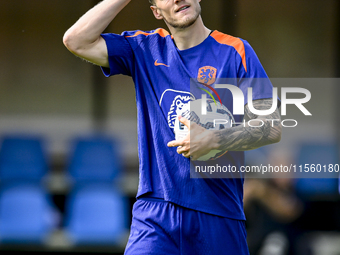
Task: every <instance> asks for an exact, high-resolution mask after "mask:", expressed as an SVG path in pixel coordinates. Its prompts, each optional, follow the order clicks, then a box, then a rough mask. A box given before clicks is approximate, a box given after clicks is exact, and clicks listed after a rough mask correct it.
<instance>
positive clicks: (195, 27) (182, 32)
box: [169, 16, 211, 50]
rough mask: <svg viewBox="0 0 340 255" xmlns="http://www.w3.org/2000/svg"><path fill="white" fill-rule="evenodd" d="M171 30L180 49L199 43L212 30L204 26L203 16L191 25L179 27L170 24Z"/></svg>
mask: <svg viewBox="0 0 340 255" xmlns="http://www.w3.org/2000/svg"><path fill="white" fill-rule="evenodd" d="M169 30H170V32H171V34H172V36H173V38H174V41H175V43H176V46H177V48H178V49H179V50H186V49H189V48H192V47H195V46H197V45H199V44H200V43H202V42H203V41H204V40H205V39H206V38H207V37H208V36H209V34H210V32H211V31H210V29H208V28H206V27H205V26H204V24H203V21H202V18H201V16H199V17H198V19H197V20H196V22H195V23H194V24H192V25H191V26H190V27H187V28H184V29H178V28H173V27H170V26H169Z"/></svg>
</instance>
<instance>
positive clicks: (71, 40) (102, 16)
mask: <svg viewBox="0 0 340 255" xmlns="http://www.w3.org/2000/svg"><path fill="white" fill-rule="evenodd" d="M130 1H131V0H104V1H102V2H101V3H99V4H98V5H96V6H95V7H93V8H92V9H91V10H89V11H88V12H87V13H85V14H84V15H83V16H82V17H81V18H80V19H79V20H78V21H77V22H76V23H75V24H74V25H73V26H72V27H71V28H69V29H68V30H67V32H66V33H65V35H64V43H65V45H66V46H67V48H69V49H70V50H72V51H75V52H76V51H77V50H81V49H82V48H86V47H87V46H88V45H91V44H93V43H95V42H96V41H97V40H98V38H99V37H100V34H101V33H102V32H103V31H104V30H105V29H106V27H107V26H108V25H109V24H110V23H111V22H112V20H113V19H114V18H115V17H116V16H117V14H118V13H119V12H120V11H121V10H122V9H123V8H124V7H125V6H126V5H127V4H128V3H129V2H130Z"/></svg>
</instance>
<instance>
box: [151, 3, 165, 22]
mask: <svg viewBox="0 0 340 255" xmlns="http://www.w3.org/2000/svg"><path fill="white" fill-rule="evenodd" d="M150 8H151V11H152V13H153V15H154V16H155V18H156V19H163V15H162V13H161V12H160V11H159V9H158V8H157V7H156V6H154V5H152V6H150Z"/></svg>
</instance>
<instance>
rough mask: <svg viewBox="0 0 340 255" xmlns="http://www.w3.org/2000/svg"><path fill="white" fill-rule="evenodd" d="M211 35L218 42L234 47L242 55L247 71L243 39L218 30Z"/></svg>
mask: <svg viewBox="0 0 340 255" xmlns="http://www.w3.org/2000/svg"><path fill="white" fill-rule="evenodd" d="M211 37H213V38H214V39H215V40H216V41H217V42H218V43H221V44H225V45H228V46H232V47H234V49H235V50H236V51H237V53H238V54H239V55H240V56H241V58H242V64H243V67H244V69H245V70H246V72H247V61H246V52H245V49H244V44H243V42H242V41H241V39H239V38H236V37H233V36H230V35H226V34H223V33H221V32H218V31H216V30H215V31H214V32H213V33H212V34H211Z"/></svg>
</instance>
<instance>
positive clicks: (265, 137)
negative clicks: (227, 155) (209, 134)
mask: <svg viewBox="0 0 340 255" xmlns="http://www.w3.org/2000/svg"><path fill="white" fill-rule="evenodd" d="M262 103H264V104H262V105H261V106H262V107H259V105H258V107H257V108H258V109H267V108H268V107H269V105H271V100H263V101H262ZM254 106H255V103H254ZM246 114H247V115H248V116H249V117H250V118H251V119H252V121H251V126H249V125H248V123H246V122H244V123H245V125H243V124H241V125H239V126H236V127H232V128H228V129H224V130H218V131H215V132H214V138H213V141H214V146H213V147H214V148H215V149H220V150H228V151H245V150H253V149H256V148H259V147H261V146H264V145H268V144H272V143H276V142H279V141H280V139H281V128H282V127H281V121H280V114H279V112H278V110H276V111H275V112H274V113H272V114H270V115H268V116H261V118H258V116H255V115H253V114H252V113H251V112H250V111H249V109H248V107H246Z"/></svg>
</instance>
